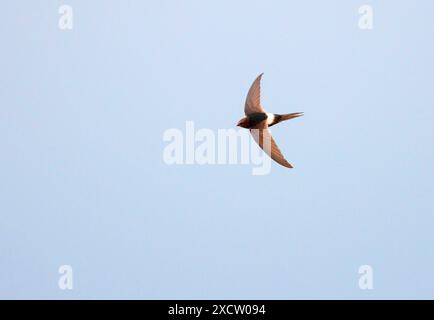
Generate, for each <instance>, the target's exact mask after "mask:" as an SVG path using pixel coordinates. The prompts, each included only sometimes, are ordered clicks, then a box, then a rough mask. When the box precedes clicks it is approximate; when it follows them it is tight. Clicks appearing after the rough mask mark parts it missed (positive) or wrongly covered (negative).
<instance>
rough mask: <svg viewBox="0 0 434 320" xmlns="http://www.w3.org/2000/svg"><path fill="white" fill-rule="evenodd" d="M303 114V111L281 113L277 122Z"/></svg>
mask: <svg viewBox="0 0 434 320" xmlns="http://www.w3.org/2000/svg"><path fill="white" fill-rule="evenodd" d="M302 115H303V112H295V113H287V114H281V115H280V118H279V122H281V121H285V120H289V119H294V118H298V117H301V116H302Z"/></svg>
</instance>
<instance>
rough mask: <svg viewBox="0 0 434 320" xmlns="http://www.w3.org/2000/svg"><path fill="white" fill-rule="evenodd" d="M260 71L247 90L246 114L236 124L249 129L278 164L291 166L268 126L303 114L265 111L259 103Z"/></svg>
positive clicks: (257, 141)
mask: <svg viewBox="0 0 434 320" xmlns="http://www.w3.org/2000/svg"><path fill="white" fill-rule="evenodd" d="M262 75H263V73H261V74H260V75H259V76H258V77H257V78H256V80H255V81H253V84H252V86H251V87H250V90H249V92H248V93H247V98H246V104H245V106H244V113H245V114H246V116H245V117H244V118H242V119H241V120H240V121H239V122H238V124H237V126H239V127H243V128H246V129H249V130H250V133H251V134H252V136H253V138H254V140H255V141H256V143H257V144H258V145H259V146H260V147H261V148H262V149H263V150H264V151H265V152H266V153H267V154H268V155H269V156H270V157H271V159H273V160H274V161H276V162H277V163H278V164H280V165H282V166H284V167H287V168H293V166H292V165H291V164H290V163H289V162H288V161H286V159H285V157H284V156H283V155H282V152H280V150H279V147H278V146H277V144H276V142H275V141H274V139H273V137H272V136H271V133H270V130H268V128H269V127H271V126H274V125H275V124H276V123H279V122H282V121H285V120H289V119H294V118H297V117H300V116H302V115H303V112H296V113H288V114H275V113H269V112H266V111H265V109H264V107H263V106H262V105H261V78H262Z"/></svg>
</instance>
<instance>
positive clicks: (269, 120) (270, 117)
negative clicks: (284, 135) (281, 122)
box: [267, 112, 275, 125]
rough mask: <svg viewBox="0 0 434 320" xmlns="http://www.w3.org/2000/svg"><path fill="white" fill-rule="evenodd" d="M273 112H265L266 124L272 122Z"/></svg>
mask: <svg viewBox="0 0 434 320" xmlns="http://www.w3.org/2000/svg"><path fill="white" fill-rule="evenodd" d="M274 118H275V117H274V114H272V113H269V112H267V124H268V125H270V124H272V123H273V122H274Z"/></svg>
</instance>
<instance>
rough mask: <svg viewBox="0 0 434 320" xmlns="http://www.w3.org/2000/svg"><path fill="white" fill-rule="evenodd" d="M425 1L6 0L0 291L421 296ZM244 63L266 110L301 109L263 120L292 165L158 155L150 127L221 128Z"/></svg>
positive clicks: (427, 277)
mask: <svg viewBox="0 0 434 320" xmlns="http://www.w3.org/2000/svg"><path fill="white" fill-rule="evenodd" d="M62 4H68V5H70V6H72V8H73V29H72V30H60V29H59V27H58V20H59V17H60V15H59V13H58V9H59V6H60V5H62ZM364 4H369V5H371V6H372V8H373V13H374V16H373V17H374V28H373V29H372V30H361V29H359V27H358V20H359V17H360V15H359V13H358V8H359V7H360V6H361V5H364ZM433 12H434V3H433V2H432V1H428V0H426V1H422V0H421V1H413V2H408V1H391V0H389V1H355V0H352V1H206V2H205V1H79V0H73V1H66V0H65V1H44V2H43V3H41V2H35V1H19V2H18V1H9V2H5V3H4V4H3V5H2V10H1V12H0V25H1V28H0V37H1V39H2V49H1V50H0V69H1V73H0V157H1V166H0V181H1V182H0V217H1V223H0V270H1V272H0V298H54V299H76V298H121V299H127V298H132V299H150V298H153V299H160V298H166V299H169V298H184V299H190V298H196V299H199V298H201V299H206V298H209V299H213V298H226V299H232V298H246V299H247V298H255V299H292V298H315V299H316V298H331V299H333V298H348V299H367V298H373V299H382V298H425V299H429V298H431V299H432V297H433V296H434V249H433V240H434V239H433V237H434V236H433V235H434V234H433V230H434V229H433V226H434V200H433V187H434V185H433V181H434V177H433V163H434V154H433V152H432V146H433V145H432V138H433V135H432V134H433V131H432V129H433V117H434V90H433V75H434V61H433V56H434V44H433V41H432V39H433V31H434V27H433V23H432V22H433ZM261 72H264V77H263V85H262V92H263V94H262V102H263V105H264V106H265V107H266V108H267V109H269V110H270V111H272V112H276V113H286V112H297V111H304V112H305V116H304V117H302V118H299V119H296V120H293V121H290V122H286V123H284V124H281V125H279V126H278V127H276V128H274V130H273V135H274V137H275V139H276V141H277V142H278V144H279V146H280V148H281V149H282V151H283V152H284V154H285V155H286V157H287V159H288V160H289V161H290V162H291V163H293V164H294V165H295V169H293V170H287V169H285V168H282V167H279V166H278V165H276V164H273V167H272V171H271V173H270V174H269V175H266V176H253V175H252V174H251V166H248V165H203V166H200V165H174V166H168V165H166V164H165V163H164V161H163V150H164V147H165V145H166V143H165V142H164V141H163V133H164V132H165V130H167V129H169V128H179V129H181V130H183V129H184V128H185V122H186V121H189V120H192V121H194V123H195V126H196V127H197V128H210V129H213V130H217V129H219V128H232V127H234V126H235V124H236V123H237V121H238V120H239V118H241V117H242V115H243V108H244V106H243V104H244V99H245V95H246V93H247V90H248V88H249V86H250V84H251V82H252V81H253V79H254V78H255V77H256V76H257V75H258V74H259V73H261ZM366 264H367V265H370V266H372V268H373V270H374V289H373V290H361V289H360V288H359V287H358V279H359V274H358V268H359V266H361V265H366ZM61 265H70V266H71V267H72V268H73V279H74V288H73V290H60V289H59V287H58V279H59V277H60V275H59V274H58V269H59V266H61Z"/></svg>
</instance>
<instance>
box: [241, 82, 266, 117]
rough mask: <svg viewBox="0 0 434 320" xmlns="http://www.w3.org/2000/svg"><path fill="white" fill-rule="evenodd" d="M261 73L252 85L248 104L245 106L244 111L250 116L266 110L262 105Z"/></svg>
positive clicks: (248, 94)
mask: <svg viewBox="0 0 434 320" xmlns="http://www.w3.org/2000/svg"><path fill="white" fill-rule="evenodd" d="M262 75H263V73H261V74H260V75H259V76H258V77H257V78H256V79H255V81H253V83H252V86H251V87H250V90H249V93H247V98H246V104H245V106H244V113H245V114H246V116H248V115H249V114H251V113H254V112H264V113H265V110H264V108H263V107H262V106H261V77H262Z"/></svg>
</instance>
